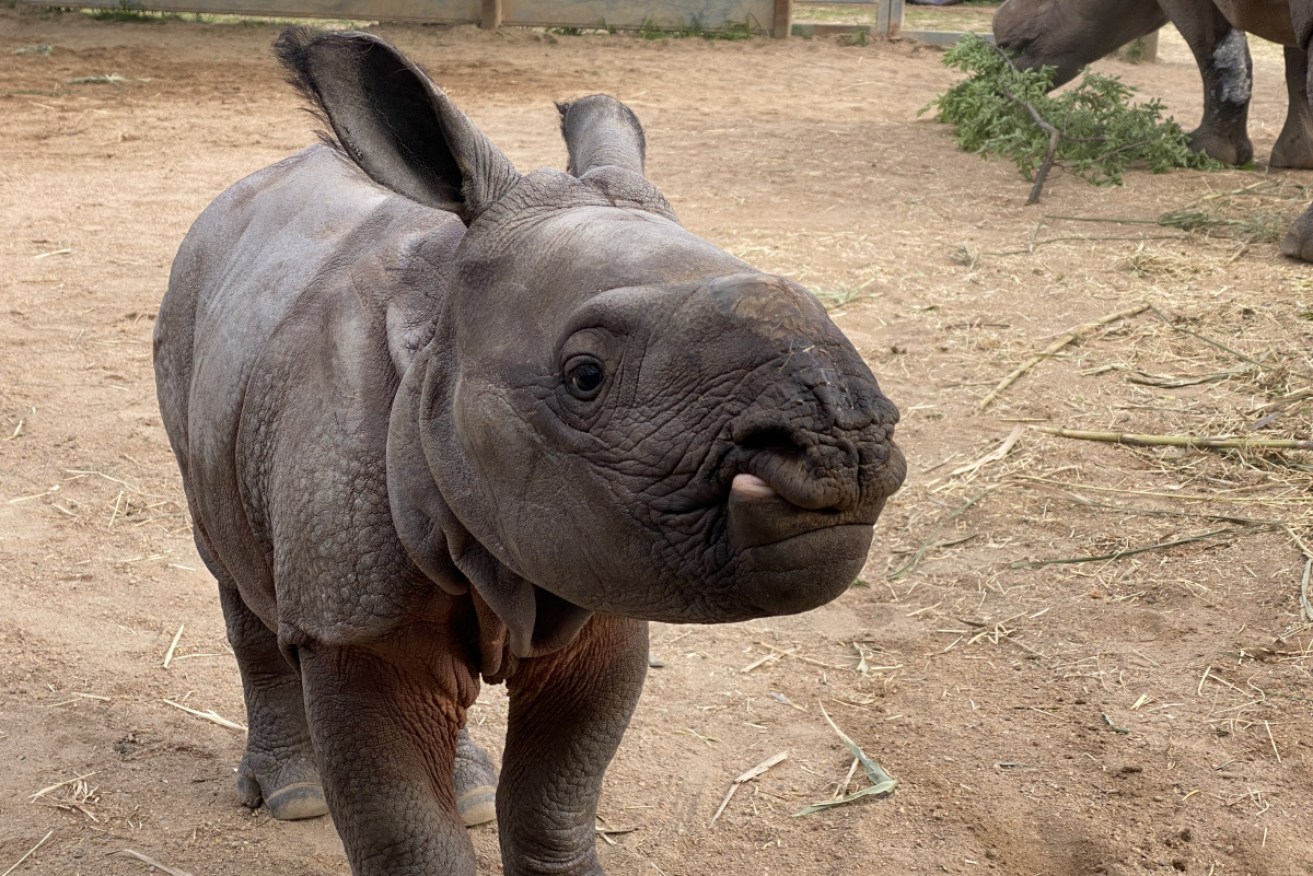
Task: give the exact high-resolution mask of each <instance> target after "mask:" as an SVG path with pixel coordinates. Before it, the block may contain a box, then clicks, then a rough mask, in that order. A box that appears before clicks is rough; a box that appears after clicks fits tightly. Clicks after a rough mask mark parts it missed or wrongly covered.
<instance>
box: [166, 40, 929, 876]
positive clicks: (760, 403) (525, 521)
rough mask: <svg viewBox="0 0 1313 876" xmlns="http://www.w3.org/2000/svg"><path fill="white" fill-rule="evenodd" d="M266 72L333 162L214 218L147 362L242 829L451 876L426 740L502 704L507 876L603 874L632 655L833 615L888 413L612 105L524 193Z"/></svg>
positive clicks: (894, 466) (440, 125) (349, 59)
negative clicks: (247, 822)
mask: <svg viewBox="0 0 1313 876" xmlns="http://www.w3.org/2000/svg"><path fill="white" fill-rule="evenodd" d="M278 51H279V54H280V56H281V57H282V59H283V60H284V63H285V64H286V65H287V67H288V68H289V69H290V70H291V71H292V74H293V78H294V79H295V80H296V82H297V83H298V84H299V85H300V87H301V88H302V89H303V91H304V92H305V93H306V94H307V95H309V97H310V98H311V99H312V101H314V102H315V103H316V104H317V105H318V106H319V107H320V109H321V110H322V111H323V113H324V115H325V116H326V117H327V119H328V121H329V123H330V125H331V127H332V130H333V132H334V133H335V135H336V137H337V140H338V141H339V142H340V144H341V150H340V152H339V151H336V150H334V149H332V148H329V147H328V146H319V147H315V148H311V149H308V150H306V151H304V152H302V153H300V154H298V155H295V156H293V157H291V158H289V159H287V160H285V161H283V162H281V163H279V164H276V165H274V166H273V167H270V168H268V169H266V170H263V171H260V172H259V173H256V174H255V175H253V176H251V177H248V178H247V179H245V180H243V181H242V182H240V183H238V184H237V185H235V186H234V187H233V188H231V189H229V190H228V191H227V192H226V193H224V194H223V195H221V196H220V197H219V198H218V199H217V200H216V201H215V202H214V204H212V205H211V206H210V207H209V208H208V209H207V210H206V211H205V212H204V214H202V216H201V217H200V219H199V220H198V221H197V222H196V224H195V226H194V227H193V228H192V230H191V232H190V233H189V234H188V236H187V239H186V240H185V241H184V243H183V245H182V248H181V250H180V252H179V254H178V257H177V260H176V262H175V264H174V268H173V274H172V277H171V280H170V284H169V291H168V294H167V295H166V297H165V300H164V303H163V305H162V306H161V309H160V314H159V320H158V325H157V329H156V335H155V364H156V376H157V382H158V390H159V398H160V407H161V410H162V412H163V416H164V423H165V427H166V429H167V430H168V434H169V438H170V440H171V442H172V444H173V448H174V451H175V453H176V455H177V458H178V463H179V466H180V467H181V470H182V475H183V482H184V486H185V488H186V493H187V499H188V503H189V505H190V508H191V513H192V517H193V520H194V523H195V531H196V542H197V546H198V548H199V550H200V552H201V555H202V557H203V558H204V560H205V562H206V564H207V565H208V566H209V567H210V569H211V570H212V571H213V572H214V574H215V576H216V577H217V578H218V580H219V584H220V591H221V594H222V602H223V607H224V611H225V614H226V616H227V621H228V627H229V632H230V638H231V640H232V643H233V647H234V650H235V651H236V654H237V658H238V661H239V663H240V665H241V669H242V675H243V683H244V689H245V694H246V701H247V712H248V716H249V720H250V736H249V740H248V745H247V752H246V756H245V758H244V759H243V762H242V767H241V771H240V773H241V778H240V779H239V788H240V789H241V793H242V797H243V800H244V802H246V803H247V804H248V805H258V804H259V802H260V800H261V799H263V800H264V801H266V803H270V805H271V808H274V807H273V803H271V802H270V801H278V802H279V805H280V806H283V809H284V811H283V812H282V815H281V816H280V817H296V816H298V815H306V814H314V810H315V809H316V808H317V807H318V808H320V809H322V806H323V802H324V801H325V800H326V802H327V806H328V808H329V809H330V810H331V812H332V814H333V818H334V822H335V823H336V825H337V828H338V830H339V832H340V833H341V835H342V839H343V841H344V843H345V846H346V850H347V853H348V856H349V858H350V862H351V866H352V869H353V872H355V873H357V874H389V876H397V874H418V873H437V872H441V873H459V874H466V873H471V872H473V869H474V856H473V852H472V849H471V846H470V842H469V840H468V838H467V837H466V835H465V831H464V829H463V827H462V817H461V814H462V813H461V807H460V806H459V805H458V803H457V800H456V797H457V794H458V792H463V791H465V790H467V789H468V788H470V787H474V788H475V789H476V790H477V787H478V783H479V781H481V780H483V778H486V777H484V776H483V775H482V774H481V773H480V771H479V769H478V768H477V767H478V764H477V762H476V760H475V759H476V758H477V756H478V754H479V753H480V752H479V751H478V749H477V748H475V747H474V746H473V745H472V744H471V743H469V742H468V739H467V737H465V736H464V735H463V731H462V730H461V729H460V728H461V727H462V725H463V723H464V716H465V710H466V708H467V707H468V706H469V705H470V703H472V702H473V700H474V698H475V696H476V694H477V692H478V687H479V681H480V677H482V678H483V679H484V680H487V681H505V682H506V684H507V686H508V688H509V696H510V711H509V718H508V728H507V737H506V748H505V753H504V757H503V763H502V775H501V778H500V781H499V782H498V783H497V789H496V811H497V818H498V821H499V836H500V841H501V845H502V852H503V858H504V862H505V871H506V873H507V874H512V876H514V874H547V873H551V874H597V873H600V872H601V871H600V868H599V867H598V864H597V860H596V855H595V851H594V844H593V825H594V814H595V809H596V805H597V795H598V791H599V789H600V786H601V782H602V776H603V773H604V771H605V769H606V766H607V764H608V763H609V762H610V760H611V757H612V755H613V754H614V752H615V750H616V746H617V745H618V744H619V742H620V737H621V735H622V733H623V732H624V729H625V725H626V724H627V722H628V720H629V717H630V714H631V712H632V710H633V708H634V705H635V702H636V701H637V699H638V695H639V691H640V689H641V687H642V683H643V677H644V673H645V671H646V665H647V624H646V621H649V620H660V621H669V622H718V621H736V620H742V619H745V618H753V617H762V616H769V615H778V614H787V613H792V612H799V611H804V610H806V609H809V608H813V607H815V606H818V605H821V604H822V603H825V602H827V601H829V600H831V599H833V598H835V597H836V596H838V595H839V594H841V593H842V592H844V590H845V589H847V587H848V586H849V584H850V583H851V582H852V580H853V578H854V577H855V576H856V574H857V573H858V571H859V570H860V569H861V567H862V565H863V562H864V561H865V559H866V555H867V551H868V548H869V545H870V541H871V537H872V527H873V525H874V523H875V521H876V518H877V516H878V515H879V513H880V510H881V508H882V507H883V505H884V502H885V500H886V498H887V497H888V496H889V495H890V494H891V493H893V492H894V491H895V490H896V489H897V488H898V486H899V484H900V483H901V481H902V478H903V474H904V463H903V459H902V456H901V454H900V453H899V451H898V449H897V448H896V447H895V445H894V444H893V441H892V435H893V427H894V423H895V421H896V420H897V412H896V410H895V409H894V406H893V405H892V404H891V403H890V402H889V401H888V400H887V399H886V398H884V396H883V395H881V393H880V390H879V387H878V386H877V385H876V382H875V379H874V378H873V377H872V375H871V372H870V370H869V369H868V368H867V366H866V365H865V364H864V363H863V361H862V359H861V357H860V356H859V355H858V354H857V352H856V351H855V350H854V349H853V347H852V345H851V344H850V343H849V341H848V340H847V339H846V338H845V337H844V336H843V335H842V334H841V333H840V332H839V330H838V329H837V328H836V327H835V326H834V324H833V323H832V322H831V321H830V320H829V318H828V317H827V316H826V313H825V310H824V308H822V307H821V305H820V304H819V303H818V302H817V300H816V299H815V298H814V297H813V296H812V295H811V294H810V293H808V292H807V291H805V290H804V289H802V288H801V287H800V286H798V285H797V284H795V283H793V282H790V281H788V280H785V279H783V278H781V277H776V276H772V275H768V274H763V273H761V272H758V271H755V270H753V269H752V268H751V267H749V266H748V265H747V264H745V263H743V262H742V261H740V260H738V259H736V258H734V257H732V256H730V255H728V254H726V253H724V252H722V251H721V250H719V249H717V248H716V247H714V246H712V245H711V244H710V243H707V242H706V241H704V240H702V239H700V238H698V237H696V236H695V235H693V234H691V233H689V232H688V231H686V230H685V229H684V228H682V227H681V226H680V225H679V223H678V222H677V220H676V219H675V216H674V214H673V212H672V211H671V209H670V206H669V204H667V203H666V201H665V199H664V198H663V197H662V196H661V195H660V194H659V193H658V192H657V191H656V189H655V188H653V187H652V185H651V184H650V183H648V182H647V180H646V179H644V177H643V175H642V168H643V149H644V140H643V133H642V130H641V128H640V127H639V124H638V121H637V119H636V118H634V116H633V114H632V113H631V112H630V111H629V110H628V109H627V108H626V107H624V106H623V105H622V104H620V103H618V102H616V101H614V100H612V99H610V98H606V97H602V96H594V97H589V98H584V99H581V100H579V101H576V102H574V103H573V104H569V105H563V106H562V107H561V113H562V130H563V133H564V136H565V140H566V145H567V148H568V152H569V156H570V159H569V172H568V173H562V172H560V171H553V170H539V171H536V172H534V173H531V174H528V175H525V176H521V175H520V174H519V173H518V172H517V171H516V170H515V168H514V167H513V166H512V165H511V163H510V162H509V161H508V160H507V159H506V158H505V157H504V156H503V155H502V153H501V152H499V151H498V150H497V148H496V147H495V146H493V145H492V144H491V143H490V142H489V141H488V140H487V139H486V138H485V137H484V136H483V135H482V134H481V133H480V132H479V131H478V130H477V129H476V128H475V127H474V126H473V125H472V124H471V123H470V121H469V120H468V119H467V118H466V117H465V116H464V115H462V114H461V112H460V111H459V110H458V109H456V107H455V106H454V105H453V104H452V103H451V102H450V101H449V100H448V99H447V97H446V96H445V95H444V94H442V93H441V92H440V91H439V90H437V89H436V88H435V87H434V86H433V85H432V83H430V82H429V80H428V79H427V78H426V77H425V76H424V75H423V73H421V72H420V71H419V70H418V69H417V68H415V67H414V66H413V65H411V64H410V63H409V62H408V61H407V60H405V59H404V58H403V57H401V56H400V55H399V54H398V53H396V51H395V50H393V49H392V48H390V47H389V46H387V45H386V44H384V43H382V42H381V41H379V40H377V39H375V38H373V37H371V36H367V35H363V34H329V35H315V34H313V33H311V32H308V31H300V30H292V31H288V32H286V33H285V34H284V35H283V36H282V37H281V38H280V40H279V43H278ZM471 765H472V766H471ZM462 769H464V770H465V772H467V773H469V772H472V773H473V775H474V778H473V779H471V778H469V777H468V776H466V775H465V774H464V773H462ZM453 773H454V775H453ZM321 784H322V788H321ZM289 799H290V801H291V802H290V803H288V800H289ZM283 804H287V805H283ZM275 814H276V815H277V814H279V812H277V811H275Z"/></svg>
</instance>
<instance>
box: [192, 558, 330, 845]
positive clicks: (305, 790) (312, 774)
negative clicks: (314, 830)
mask: <svg viewBox="0 0 1313 876" xmlns="http://www.w3.org/2000/svg"><path fill="white" fill-rule="evenodd" d="M215 574H216V577H218V578H219V580H220V584H219V599H220V602H221V603H222V604H223V616H224V620H225V621H226V622H227V626H228V641H229V642H230V643H231V644H232V648H233V653H234V654H235V655H236V656H237V665H238V667H239V668H240V669H241V673H242V691H243V693H244V694H245V697H246V716H247V717H246V720H247V723H248V724H249V727H250V729H249V731H248V735H247V738H246V753H245V754H244V755H243V757H242V763H241V766H240V767H238V770H237V794H238V796H239V797H240V799H241V802H242V805H244V806H249V807H251V808H252V809H255V808H257V807H258V806H259V805H260V804H261V803H262V802H263V803H264V805H265V806H266V807H268V809H269V814H270V815H272V816H273V817H274V818H279V819H283V820H292V819H297V818H314V817H315V816H317V815H323V814H324V813H325V812H327V811H328V806H327V804H326V803H325V802H324V789H323V787H322V785H321V784H320V781H319V772H318V771H317V770H316V769H315V753H314V746H313V745H312V744H311V742H310V730H309V728H308V727H307V726H306V719H305V705H304V699H303V697H302V695H301V679H300V677H298V676H297V674H296V670H295V669H293V668H292V666H291V665H290V664H288V662H287V658H286V657H284V655H283V654H282V652H281V651H279V649H278V639H277V637H276V636H275V635H274V634H273V632H272V631H270V630H269V628H268V627H266V626H265V625H264V624H263V623H262V622H261V621H260V619H259V618H257V617H256V616H255V615H254V614H253V613H252V612H251V610H250V609H249V608H247V607H246V605H245V603H243V602H242V598H241V595H240V594H239V593H238V592H237V588H236V587H235V586H233V585H232V584H231V582H225V580H224V579H225V578H226V575H225V574H224V573H223V570H222V569H219V570H216V571H215Z"/></svg>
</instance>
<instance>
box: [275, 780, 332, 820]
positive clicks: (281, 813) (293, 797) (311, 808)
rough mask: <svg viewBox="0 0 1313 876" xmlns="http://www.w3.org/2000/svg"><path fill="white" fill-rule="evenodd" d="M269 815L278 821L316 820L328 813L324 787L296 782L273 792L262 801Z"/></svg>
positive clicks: (313, 783)
mask: <svg viewBox="0 0 1313 876" xmlns="http://www.w3.org/2000/svg"><path fill="white" fill-rule="evenodd" d="M264 805H265V807H266V808H268V810H269V814H270V815H272V816H273V817H274V818H277V819H278V820H279V821H298V820H300V819H302V818H318V817H319V816H320V815H326V814H327V813H328V801H327V800H325V799H324V787H323V786H322V785H320V784H319V783H318V782H296V783H294V784H291V785H286V786H284V787H282V788H279V789H278V790H277V791H274V792H273V793H272V794H270V795H269V796H268V797H266V798H265V800H264Z"/></svg>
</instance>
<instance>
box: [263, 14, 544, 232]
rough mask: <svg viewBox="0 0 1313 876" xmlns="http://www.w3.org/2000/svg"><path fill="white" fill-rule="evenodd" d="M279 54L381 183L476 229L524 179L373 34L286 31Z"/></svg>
mask: <svg viewBox="0 0 1313 876" xmlns="http://www.w3.org/2000/svg"><path fill="white" fill-rule="evenodd" d="M274 50H275V52H276V53H277V55H278V57H279V59H280V60H281V61H282V62H283V65H284V66H285V67H286V68H287V69H288V71H290V73H291V75H292V84H293V85H294V86H296V87H297V88H298V89H299V90H300V91H301V92H302V93H303V94H304V95H305V96H306V97H307V98H308V99H309V100H310V101H311V103H312V104H313V105H314V106H315V107H317V108H318V109H320V110H321V111H322V112H323V115H324V116H325V117H326V118H327V120H328V123H329V125H330V126H332V128H333V133H334V134H335V135H336V138H337V142H338V143H340V144H341V146H342V149H343V150H344V151H345V152H346V154H347V155H348V156H349V157H350V158H351V160H352V161H354V162H355V163H356V164H357V165H359V166H360V169H361V170H363V171H364V172H365V173H367V174H368V175H369V176H370V177H371V178H372V179H373V180H374V181H375V182H377V183H379V184H380V185H383V186H386V187H387V188H389V189H391V190H392V191H394V192H397V193H398V194H401V195H404V196H406V197H408V198H410V199H411V200H414V201H418V202H419V203H421V204H426V205H428V206H430V207H436V208H438V209H440V210H449V211H451V212H453V213H456V214H457V215H459V216H460V217H461V219H462V221H464V222H465V224H466V225H468V224H470V223H471V222H473V221H474V220H475V219H476V218H478V216H479V215H480V214H481V213H483V211H484V210H486V209H487V208H488V207H489V206H491V205H492V203H493V202H495V201H496V200H497V199H498V198H500V197H501V196H502V195H504V194H506V192H508V191H509V190H510V189H511V188H513V187H514V186H515V184H516V183H517V182H518V181H519V179H520V174H519V173H518V172H517V171H516V170H515V166H514V165H512V164H511V162H510V159H508V158H507V157H506V156H505V155H503V154H502V152H501V150H499V149H498V148H497V147H496V146H494V145H493V144H492V143H491V142H490V141H489V140H488V138H487V137H485V136H484V135H483V133H482V132H480V131H479V129H478V128H476V127H475V126H474V124H473V123H472V122H470V120H469V119H468V118H466V116H465V114H464V113H462V112H461V111H460V110H459V109H457V107H456V105H455V104H454V103H452V102H451V100H450V99H449V98H448V97H447V95H445V94H443V93H442V91H441V90H440V89H438V88H437V86H435V85H434V84H433V83H432V81H430V80H429V78H428V77H427V76H425V75H424V73H423V71H421V70H420V69H419V68H418V67H416V66H415V65H414V64H412V63H411V62H410V61H409V60H407V59H406V58H405V57H404V56H403V55H402V54H401V53H400V52H398V51H397V50H396V49H394V48H392V46H390V45H388V44H387V43H385V42H383V40H381V39H379V38H378V37H375V36H372V35H371V34H366V33H320V32H316V31H314V30H311V29H309V28H287V29H286V30H284V31H283V33H282V35H281V36H280V37H279V38H278V41H277V42H276V43H275V44H274Z"/></svg>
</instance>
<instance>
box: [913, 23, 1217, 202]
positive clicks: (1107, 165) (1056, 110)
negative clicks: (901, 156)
mask: <svg viewBox="0 0 1313 876" xmlns="http://www.w3.org/2000/svg"><path fill="white" fill-rule="evenodd" d="M944 64H945V65H946V66H949V67H955V68H957V69H959V70H962V71H963V72H965V73H968V74H971V76H970V78H969V79H966V80H964V81H962V82H959V83H958V84H957V85H954V86H953V87H952V88H950V89H949V90H948V91H947V92H945V93H944V94H942V95H940V97H939V98H938V99H937V100H935V101H934V103H933V104H931V105H932V106H936V107H937V108H938V118H939V120H940V121H942V122H946V123H948V124H951V125H953V126H954V127H955V128H956V129H957V143H958V145H959V146H960V147H961V148H963V149H965V150H967V151H969V152H975V153H977V154H979V155H983V156H988V155H1002V156H1004V157H1007V158H1010V159H1011V160H1012V161H1013V162H1015V163H1016V165H1017V168H1018V169H1019V170H1020V171H1021V172H1022V174H1023V175H1024V176H1025V177H1026V178H1027V179H1033V180H1035V182H1036V187H1035V189H1034V190H1033V191H1032V197H1031V200H1032V203H1033V202H1034V201H1035V200H1037V199H1038V196H1039V188H1040V187H1041V186H1042V185H1043V177H1044V175H1045V174H1047V172H1048V168H1049V166H1050V165H1051V164H1053V163H1058V164H1060V165H1061V166H1062V167H1064V168H1065V169H1066V170H1067V171H1068V172H1070V173H1072V174H1075V175H1076V176H1078V177H1080V178H1081V179H1084V180H1086V181H1088V182H1091V183H1095V184H1097V185H1120V184H1121V181H1122V174H1123V173H1124V172H1125V171H1126V169H1127V168H1128V167H1130V166H1131V165H1133V164H1136V163H1143V164H1144V165H1145V166H1147V167H1148V169H1149V170H1150V171H1152V172H1154V173H1162V172H1164V171H1167V170H1170V169H1171V168H1174V167H1191V168H1200V169H1214V168H1217V167H1220V165H1219V164H1218V163H1217V162H1216V161H1214V160H1213V159H1211V158H1209V157H1207V156H1205V155H1203V154H1201V153H1198V152H1193V151H1191V150H1190V147H1189V137H1188V135H1187V134H1186V133H1185V132H1184V131H1183V130H1181V126H1180V125H1178V124H1176V122H1175V121H1173V120H1172V119H1171V118H1170V117H1168V118H1164V117H1163V106H1162V103H1161V102H1159V101H1158V100H1156V99H1155V100H1150V101H1147V102H1145V103H1141V104H1137V105H1134V106H1132V105H1130V103H1129V98H1130V97H1131V95H1133V94H1134V93H1135V89H1133V88H1131V87H1130V86H1128V85H1125V84H1123V83H1122V81H1121V80H1120V79H1117V78H1116V77H1113V76H1102V75H1099V74H1097V73H1091V72H1089V71H1086V72H1085V73H1084V75H1083V76H1082V78H1081V81H1080V82H1079V84H1077V85H1076V86H1075V87H1073V88H1070V89H1068V90H1066V91H1064V92H1063V93H1061V94H1057V95H1050V94H1049V93H1048V92H1049V91H1050V89H1051V88H1052V87H1053V70H1052V69H1051V68H1042V69H1038V70H1018V69H1017V68H1016V67H1014V66H1013V64H1012V62H1011V60H1010V59H1009V58H1008V56H1007V55H1006V54H1005V53H1004V52H1002V51H1001V50H999V49H997V48H995V47H994V46H993V45H991V44H989V43H988V42H986V41H985V40H983V39H981V38H980V37H978V36H974V35H972V36H967V37H966V38H964V39H963V40H961V41H960V42H959V43H958V44H957V45H956V46H954V47H953V48H952V49H951V50H949V51H948V52H947V53H946V54H945V56H944ZM928 108H929V107H927V109H928Z"/></svg>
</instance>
